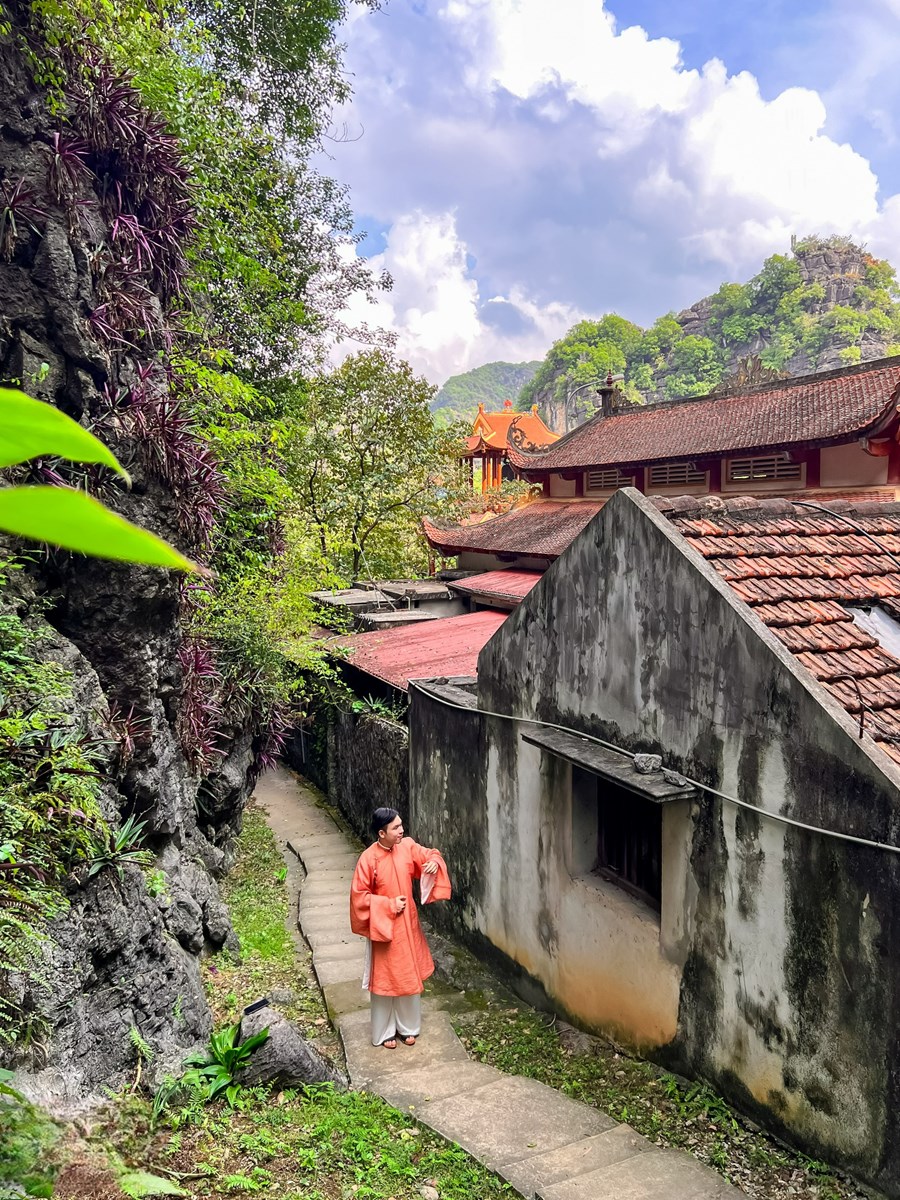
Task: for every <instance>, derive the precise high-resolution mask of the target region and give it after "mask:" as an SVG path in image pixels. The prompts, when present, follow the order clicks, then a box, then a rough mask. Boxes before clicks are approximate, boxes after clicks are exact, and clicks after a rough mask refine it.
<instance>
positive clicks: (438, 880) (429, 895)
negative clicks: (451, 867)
mask: <svg viewBox="0 0 900 1200" xmlns="http://www.w3.org/2000/svg"><path fill="white" fill-rule="evenodd" d="M410 841H411V845H410V850H411V851H412V861H413V863H414V866H415V877H416V879H418V880H420V882H421V893H422V903H423V904H433V903H434V901H435V900H449V899H450V896H451V893H452V888H451V886H450V872H449V871H448V870H447V864H446V863H445V862H444V856H443V854H441V852H440V850H432V849H429V847H428V846H420V845H419V843H418V842H413V841H412V839H410ZM430 862H436V863H437V866H438V869H437V874H436V875H423V874H422V868H423V867H424V866H425V864H426V863H430Z"/></svg>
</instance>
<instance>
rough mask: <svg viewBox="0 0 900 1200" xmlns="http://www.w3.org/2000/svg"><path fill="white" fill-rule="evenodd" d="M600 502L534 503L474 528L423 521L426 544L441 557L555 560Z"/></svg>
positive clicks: (601, 502) (597, 508) (582, 527)
mask: <svg viewBox="0 0 900 1200" xmlns="http://www.w3.org/2000/svg"><path fill="white" fill-rule="evenodd" d="M602 507H603V501H602V500H599V501H594V500H590V501H588V500H585V501H579V502H577V503H568V504H567V503H566V502H565V501H559V500H535V501H534V502H533V503H532V504H525V505H523V506H522V507H521V508H513V509H511V510H510V511H509V512H507V513H503V514H502V515H501V516H499V517H494V518H493V519H492V520H489V521H480V522H479V523H478V524H477V525H451V526H444V527H441V526H438V525H433V524H432V523H431V522H430V521H427V520H426V521H423V522H422V528H423V529H424V531H425V536H426V538H427V539H428V541H429V542H430V544H431V545H432V546H433V547H434V548H435V550H439V551H440V552H441V553H442V554H444V555H446V556H449V555H451V554H462V553H463V552H464V551H467V550H468V551H472V552H474V553H476V554H518V555H523V556H528V557H531V558H557V557H558V556H559V555H560V554H562V552H563V550H565V548H566V547H567V546H568V545H569V543H570V542H572V541H574V539H575V538H576V537H577V536H578V534H579V533H581V531H582V529H584V527H585V525H587V523H588V521H590V519H591V517H594V516H596V515H597V513H598V512H599V511H600V509H601V508H602Z"/></svg>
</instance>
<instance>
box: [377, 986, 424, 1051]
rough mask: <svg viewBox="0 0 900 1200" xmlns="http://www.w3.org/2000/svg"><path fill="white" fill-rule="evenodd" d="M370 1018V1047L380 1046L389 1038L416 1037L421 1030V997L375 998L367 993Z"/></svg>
mask: <svg viewBox="0 0 900 1200" xmlns="http://www.w3.org/2000/svg"><path fill="white" fill-rule="evenodd" d="M369 1011H370V1013H371V1017H372V1045H373V1046H380V1045H381V1043H382V1042H386V1041H388V1039H389V1038H393V1037H396V1036H397V1035H398V1034H399V1035H400V1037H402V1038H404V1037H418V1036H419V1030H420V1029H421V1028H422V1003H421V996H377V995H376V994H375V992H369Z"/></svg>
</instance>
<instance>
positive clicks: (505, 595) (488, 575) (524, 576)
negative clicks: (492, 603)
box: [448, 570, 544, 604]
mask: <svg viewBox="0 0 900 1200" xmlns="http://www.w3.org/2000/svg"><path fill="white" fill-rule="evenodd" d="M543 574H544V572H543V571H512V570H510V571H484V572H482V574H480V575H469V576H468V577H467V578H466V579H455V580H454V581H453V582H452V583H451V584H448V586H449V587H451V588H452V589H453V590H454V591H457V592H468V593H469V595H473V594H477V595H479V596H488V597H491V596H493V597H495V598H496V599H498V600H514V601H515V602H516V603H517V604H518V602H519V601H520V600H524V599H525V597H526V596H527V595H528V593H529V592H530V591H531V589H532V588H533V587H534V585H535V584H536V583H537V581H538V580H539V579H541V578H542V576H543Z"/></svg>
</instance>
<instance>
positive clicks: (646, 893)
mask: <svg viewBox="0 0 900 1200" xmlns="http://www.w3.org/2000/svg"><path fill="white" fill-rule="evenodd" d="M572 801H573V805H572V807H573V822H572V838H573V867H574V868H575V870H576V871H578V873H580V874H587V873H589V872H596V873H597V874H599V875H602V876H603V877H604V878H605V879H609V880H612V882H614V883H616V884H618V885H619V886H620V887H622V888H624V889H625V891H627V892H630V893H631V894H632V895H634V896H637V897H638V898H639V899H641V900H643V901H645V903H647V904H649V905H650V906H651V907H652V908H654V909H656V910H657V911H659V908H660V899H661V896H662V872H661V861H662V806H661V805H659V804H654V803H653V802H652V801H650V800H646V799H644V797H642V796H639V795H637V794H636V793H635V792H632V791H629V790H628V789H627V788H624V787H621V786H620V785H619V784H617V783H615V782H613V781H612V780H609V779H605V778H603V777H602V776H599V775H595V774H593V773H592V772H591V771H585V770H583V769H582V768H581V767H577V766H573V767H572Z"/></svg>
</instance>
